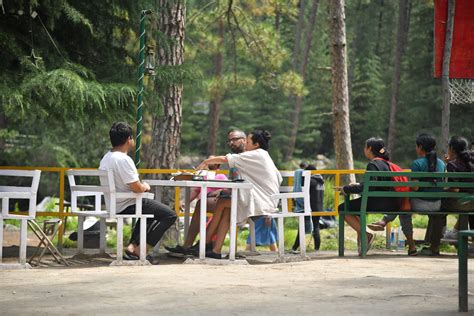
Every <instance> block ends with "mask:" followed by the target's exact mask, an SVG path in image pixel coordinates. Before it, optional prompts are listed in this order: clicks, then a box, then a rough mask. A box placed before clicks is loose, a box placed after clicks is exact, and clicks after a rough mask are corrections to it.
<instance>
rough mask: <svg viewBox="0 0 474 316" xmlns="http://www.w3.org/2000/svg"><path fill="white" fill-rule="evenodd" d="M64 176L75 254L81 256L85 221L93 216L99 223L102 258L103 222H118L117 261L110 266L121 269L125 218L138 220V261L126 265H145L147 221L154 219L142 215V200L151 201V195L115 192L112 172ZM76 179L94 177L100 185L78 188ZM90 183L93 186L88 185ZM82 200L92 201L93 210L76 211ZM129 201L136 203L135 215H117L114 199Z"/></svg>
mask: <svg viewBox="0 0 474 316" xmlns="http://www.w3.org/2000/svg"><path fill="white" fill-rule="evenodd" d="M67 176H68V179H69V186H70V188H71V214H73V215H77V216H78V228H77V252H78V254H81V253H83V252H84V217H86V216H93V217H98V218H99V219H100V253H101V254H105V248H106V238H105V233H106V219H108V218H110V219H115V220H117V259H116V260H115V261H113V262H112V264H111V265H124V264H125V261H124V260H123V220H124V218H137V219H140V260H136V261H127V265H148V264H150V263H149V262H148V261H147V260H146V228H147V226H146V223H147V218H153V215H146V214H142V200H143V199H144V198H148V199H153V198H154V195H153V194H152V193H134V192H132V191H130V192H116V190H115V182H114V176H113V173H112V171H110V170H109V171H105V170H68V171H67ZM75 177H95V178H96V180H97V178H99V181H100V185H97V184H91V185H84V184H81V185H77V184H76V178H75ZM89 183H93V182H92V181H90V182H89ZM83 196H94V197H95V210H90V211H81V210H79V209H78V207H77V198H78V197H83ZM102 196H104V200H105V210H103V209H102V203H101V201H102V198H101V197H102ZM117 198H131V199H135V200H136V212H135V214H123V215H122V214H120V213H119V214H117V212H116V199H117Z"/></svg>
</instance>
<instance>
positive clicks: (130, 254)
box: [123, 249, 140, 260]
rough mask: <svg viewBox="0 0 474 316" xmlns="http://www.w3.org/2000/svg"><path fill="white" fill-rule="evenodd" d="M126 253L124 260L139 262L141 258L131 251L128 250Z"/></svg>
mask: <svg viewBox="0 0 474 316" xmlns="http://www.w3.org/2000/svg"><path fill="white" fill-rule="evenodd" d="M124 252H125V253H124V254H123V259H124V260H139V259H140V257H138V256H137V255H135V254H134V253H133V252H131V251H129V250H128V249H125V251H124Z"/></svg>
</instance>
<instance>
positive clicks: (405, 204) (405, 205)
mask: <svg viewBox="0 0 474 316" xmlns="http://www.w3.org/2000/svg"><path fill="white" fill-rule="evenodd" d="M374 159H376V160H383V161H385V162H386V163H387V164H388V168H389V169H390V171H393V172H401V171H403V169H402V168H400V166H398V165H397V164H394V163H393V162H390V161H388V160H385V159H383V158H379V157H376V158H374ZM391 180H392V181H395V182H408V177H405V176H393V177H392V179H391ZM393 190H394V191H395V192H410V187H394V188H393ZM410 209H411V205H410V200H409V199H408V198H402V199H401V205H400V210H401V211H408V210H410Z"/></svg>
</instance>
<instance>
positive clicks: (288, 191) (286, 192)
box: [249, 171, 311, 260]
mask: <svg viewBox="0 0 474 316" xmlns="http://www.w3.org/2000/svg"><path fill="white" fill-rule="evenodd" d="M281 175H282V177H293V176H294V175H295V172H294V171H282V172H281ZM302 177H303V181H302V186H301V189H302V191H301V192H293V186H280V193H279V194H275V195H273V196H272V199H274V200H280V201H281V203H280V206H281V211H280V212H277V213H273V214H267V216H268V217H270V218H276V219H277V220H278V257H279V259H280V260H283V259H284V254H285V234H284V220H285V218H288V217H298V225H299V239H300V254H301V257H302V258H306V243H305V225H304V218H305V216H311V203H310V196H309V187H310V184H311V171H303V172H302ZM297 198H303V201H304V212H302V213H294V212H289V210H288V200H291V199H297ZM249 230H250V249H251V250H252V251H256V245H255V223H254V222H253V220H251V221H250V222H249Z"/></svg>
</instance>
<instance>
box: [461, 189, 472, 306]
mask: <svg viewBox="0 0 474 316" xmlns="http://www.w3.org/2000/svg"><path fill="white" fill-rule="evenodd" d="M473 199H474V196H473ZM469 237H474V230H461V231H460V232H458V262H459V311H460V312H467V310H468V304H467V302H468V296H467V257H468V248H467V240H468V238H469Z"/></svg>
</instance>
